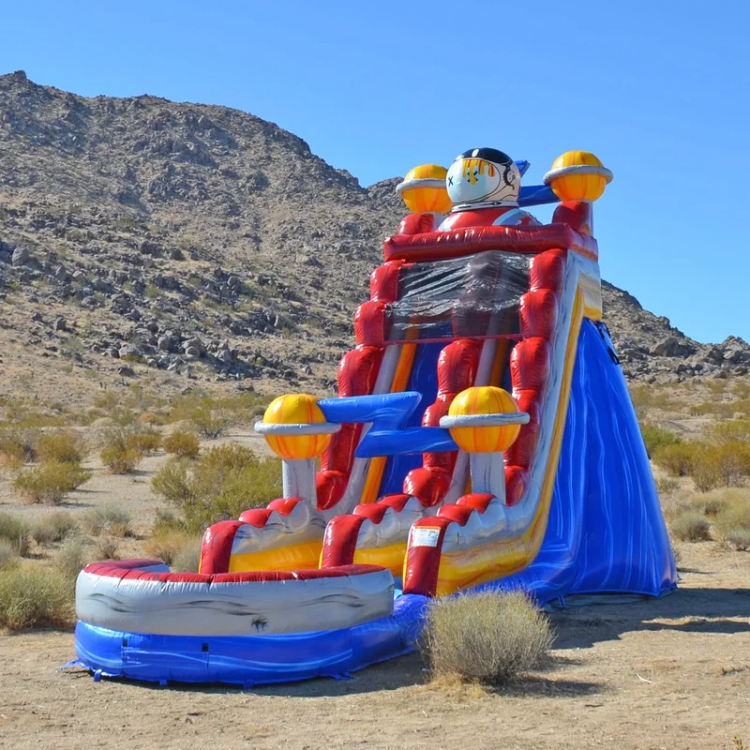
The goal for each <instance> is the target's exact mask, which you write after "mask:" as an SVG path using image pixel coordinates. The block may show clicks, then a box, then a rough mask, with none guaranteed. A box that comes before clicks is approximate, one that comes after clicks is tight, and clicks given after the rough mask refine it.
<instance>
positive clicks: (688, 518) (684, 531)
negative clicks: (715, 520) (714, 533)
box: [669, 510, 711, 542]
mask: <svg viewBox="0 0 750 750" xmlns="http://www.w3.org/2000/svg"><path fill="white" fill-rule="evenodd" d="M669 527H670V529H671V531H672V535H673V536H674V537H676V538H677V539H680V540H681V541H683V542H702V541H706V540H708V539H710V538H711V533H710V532H711V524H710V523H709V522H708V520H707V519H706V517H705V516H704V515H703V514H702V513H696V512H695V511H692V510H688V511H684V512H682V513H680V514H679V515H677V516H675V517H674V518H673V519H672V522H671V523H670V524H669Z"/></svg>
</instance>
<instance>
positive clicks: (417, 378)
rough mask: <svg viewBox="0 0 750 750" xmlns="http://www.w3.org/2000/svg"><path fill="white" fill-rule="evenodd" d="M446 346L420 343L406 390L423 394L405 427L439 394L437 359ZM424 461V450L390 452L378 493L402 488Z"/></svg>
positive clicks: (415, 423) (418, 418)
mask: <svg viewBox="0 0 750 750" xmlns="http://www.w3.org/2000/svg"><path fill="white" fill-rule="evenodd" d="M445 346H446V344H445V343H444V342H437V343H435V344H419V345H418V346H417V351H416V353H415V355H414V364H413V365H412V368H411V374H410V375H409V382H408V383H407V386H406V388H405V389H404V390H407V391H417V392H418V393H421V394H422V400H421V401H420V402H419V407H418V408H417V409H416V410H415V411H414V413H413V414H412V415H411V417H410V418H409V420H408V421H407V423H406V425H404V426H405V427H419V426H420V425H421V424H422V415H423V414H424V412H425V409H426V408H427V407H428V406H430V404H432V403H434V401H435V398H436V397H437V389H438V382H437V363H438V357H439V356H440V352H441V351H443V348H444V347H445ZM421 465H422V454H421V453H413V454H410V455H401V456H391V457H390V458H389V459H388V461H387V463H386V465H385V471H384V472H383V480H382V481H381V483H380V492H379V493H378V497H383V495H390V494H394V493H396V494H397V493H400V492H403V484H404V478H405V477H406V475H407V474H408V473H409V472H410V471H411V470H412V469H416V468H417V467H418V466H421Z"/></svg>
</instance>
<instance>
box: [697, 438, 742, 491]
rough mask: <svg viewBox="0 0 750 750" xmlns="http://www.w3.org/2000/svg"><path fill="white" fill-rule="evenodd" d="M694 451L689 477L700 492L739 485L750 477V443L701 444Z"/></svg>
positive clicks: (737, 441) (735, 441)
mask: <svg viewBox="0 0 750 750" xmlns="http://www.w3.org/2000/svg"><path fill="white" fill-rule="evenodd" d="M696 445H700V449H698V450H696V451H695V454H694V456H693V465H692V467H691V470H690V472H689V473H690V476H691V477H692V479H693V481H694V482H695V486H696V487H697V488H698V489H699V490H700V491H701V492H707V491H709V490H712V489H714V488H715V487H720V486H724V487H732V486H737V485H740V484H742V483H743V482H744V480H745V479H746V478H747V477H748V476H750V443H745V442H743V441H739V440H726V441H724V442H720V443H718V444H710V443H701V444H696Z"/></svg>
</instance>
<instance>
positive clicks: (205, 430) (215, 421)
mask: <svg viewBox="0 0 750 750" xmlns="http://www.w3.org/2000/svg"><path fill="white" fill-rule="evenodd" d="M190 421H191V422H192V423H193V426H194V427H195V429H196V430H197V431H198V432H199V433H200V434H201V435H203V437H206V438H217V437H219V436H220V435H223V434H224V431H225V430H226V429H227V427H229V423H230V419H229V414H228V412H227V411H226V410H225V409H223V408H221V407H218V408H217V407H215V406H214V405H213V404H212V403H211V402H210V401H206V402H204V403H202V404H200V405H199V406H197V407H196V408H195V409H194V411H193V413H192V415H191V417H190Z"/></svg>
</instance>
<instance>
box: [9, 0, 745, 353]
mask: <svg viewBox="0 0 750 750" xmlns="http://www.w3.org/2000/svg"><path fill="white" fill-rule="evenodd" d="M0 18H1V19H2V21H1V22H2V44H0V72H11V71H13V70H17V69H23V70H25V71H26V72H27V73H28V75H29V77H30V78H31V79H32V80H33V81H35V82H37V83H43V84H48V85H52V86H56V87H58V88H61V89H66V90H69V91H74V92H76V93H79V94H84V95H89V96H93V95H97V94H106V95H109V96H131V95H137V94H145V93H149V94H154V95H158V96H163V97H167V98H169V99H175V100H178V101H192V102H204V103H215V104H223V105H227V106H231V107H237V108H239V109H242V110H246V111H248V112H252V113H253V114H256V115H258V116H260V117H263V118H265V119H268V120H272V121H273V122H276V123H277V124H279V125H280V126H282V127H284V128H286V129H288V130H291V131H292V132H294V133H296V134H297V135H299V136H301V137H303V138H304V139H305V140H307V141H308V143H309V144H310V146H311V148H312V150H313V151H314V152H315V153H317V154H319V155H320V156H322V157H323V158H324V159H326V160H327V161H328V162H330V163H331V164H333V165H334V166H336V167H340V168H345V169H348V170H349V171H350V172H351V173H352V174H354V175H356V176H357V177H358V178H359V179H360V181H361V183H362V184H363V185H367V184H370V183H372V182H376V181H377V180H381V179H383V178H386V177H392V176H394V175H403V174H404V173H405V172H406V171H407V170H408V169H409V168H410V167H412V166H415V165H417V164H421V163H424V162H436V163H442V164H444V165H446V166H447V165H448V164H449V163H450V161H451V160H452V159H453V158H454V157H455V155H456V154H457V153H459V152H461V151H464V150H466V149H468V148H472V147H475V146H492V147H495V148H499V149H502V150H504V151H507V152H508V153H510V154H511V155H512V156H513V157H514V158H517V159H519V158H523V159H528V160H529V161H531V164H532V166H531V169H530V170H529V172H528V173H527V176H526V178H525V183H526V184H532V183H536V182H539V181H540V180H541V177H542V175H543V174H544V172H545V171H546V170H547V169H548V168H549V166H550V165H551V163H552V161H553V160H554V158H555V157H556V156H558V154H560V153H562V152H563V151H567V150H570V149H577V148H579V149H585V150H589V151H593V152H594V153H595V154H597V155H598V156H599V157H600V158H601V159H602V161H603V162H604V164H605V165H606V166H608V167H609V168H610V169H612V170H613V172H614V174H615V181H614V182H613V183H612V185H611V186H610V187H609V189H608V190H607V193H606V195H605V196H604V197H603V198H602V199H601V200H600V201H599V203H598V204H597V208H596V234H597V236H598V238H599V242H600V254H601V266H602V274H603V276H604V278H606V279H608V280H610V281H612V282H613V283H614V284H617V285H618V286H621V287H623V288H625V289H627V290H629V291H630V292H631V293H632V294H634V295H635V296H636V297H638V299H639V300H640V301H641V303H642V304H643V305H644V307H646V308H648V309H650V310H652V311H653V312H655V313H657V314H661V315H666V316H668V317H669V318H670V319H671V321H672V323H673V325H676V326H677V327H679V328H681V329H682V330H683V331H684V332H685V333H687V334H689V335H691V336H693V337H695V338H697V339H698V340H701V341H720V340H722V339H723V338H725V337H726V336H728V335H729V334H736V335H741V336H743V337H744V338H745V339H747V340H750V301H749V300H750V294H748V287H749V286H750V260H748V257H749V255H750V228H749V227H750V204H749V201H750V189H749V188H748V178H749V177H750V148H749V147H748V133H749V132H750V44H749V43H748V41H747V36H746V35H747V31H748V29H750V4H748V3H746V2H744V0H719V1H718V2H714V3H703V2H695V1H694V0H683V1H682V2H679V1H678V0H661V2H659V1H655V0H650V1H649V2H642V1H641V0H636V1H634V2H628V3H615V2H609V1H607V0H598V1H597V2H591V1H589V0H586V1H585V2H567V3H562V2H559V1H557V2H552V1H548V0H542V1H539V2H521V1H519V2H517V3H515V4H510V3H507V2H503V1H502V0H487V1H486V2H458V1H456V2H445V1H444V0H435V1H434V2H431V3H425V2H417V1H416V0H411V2H408V1H407V2H403V1H401V2H392V1H390V0H387V1H384V0H375V1H373V2H359V0H351V1H350V2H344V1H343V0H340V1H338V2H333V1H331V2H327V1H326V0H309V1H307V2H303V1H302V0H296V1H295V2H292V1H289V0H281V1H278V2H268V0H263V1H262V2H256V1H255V0H246V1H244V2H241V1H240V0H234V1H232V2H230V1H229V0H212V2H205V1H203V2H195V1H194V0H182V2H177V1H176V0H159V1H158V2H157V1H155V0H151V2H144V1H143V0H129V2H126V3H115V2H101V0H97V1H92V0H75V1H74V2H67V3H61V2H59V1H55V2H51V1H48V2H35V1H34V0H27V2H14V3H6V4H5V5H4V7H3V9H2V15H1V16H0ZM539 214H540V216H542V217H544V218H547V217H548V215H549V213H548V212H545V211H540V212H539Z"/></svg>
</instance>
